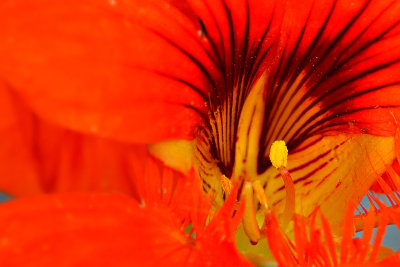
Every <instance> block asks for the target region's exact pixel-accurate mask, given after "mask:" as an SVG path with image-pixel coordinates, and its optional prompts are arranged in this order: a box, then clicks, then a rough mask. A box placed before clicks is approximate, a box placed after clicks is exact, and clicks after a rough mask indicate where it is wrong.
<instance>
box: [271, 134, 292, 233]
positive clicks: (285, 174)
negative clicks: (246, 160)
mask: <svg viewBox="0 0 400 267" xmlns="http://www.w3.org/2000/svg"><path fill="white" fill-rule="evenodd" d="M269 158H270V160H271V163H272V165H273V166H274V167H275V168H277V169H278V170H279V173H280V175H281V177H282V179H283V182H284V184H285V189H286V204H285V210H284V211H283V214H282V224H283V227H286V226H287V224H288V223H289V222H290V220H291V219H292V217H293V214H294V211H295V189H294V184H293V180H292V177H291V176H290V173H289V170H288V169H287V168H286V166H287V158H288V149H287V147H286V144H285V141H283V140H281V141H275V142H273V143H272V145H271V150H270V153H269Z"/></svg>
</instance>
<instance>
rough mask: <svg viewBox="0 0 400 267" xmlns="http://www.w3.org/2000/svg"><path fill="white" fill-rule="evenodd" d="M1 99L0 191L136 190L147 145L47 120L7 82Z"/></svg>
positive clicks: (0, 90) (16, 193) (131, 192)
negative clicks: (87, 131)
mask: <svg viewBox="0 0 400 267" xmlns="http://www.w3.org/2000/svg"><path fill="white" fill-rule="evenodd" d="M0 102H1V103H0V136H1V140H2V142H1V144H0V176H1V179H0V191H2V192H5V193H7V194H10V195H12V196H24V195H28V194H38V193H44V192H47V193H48V192H71V191H96V192H122V193H126V194H128V195H131V196H137V188H136V184H137V182H136V180H137V177H139V176H140V177H142V176H143V174H144V166H145V163H146V162H147V161H152V160H151V159H150V155H149V154H148V152H147V149H146V147H145V145H132V144H127V143H123V142H117V141H113V140H108V139H105V138H101V137H97V136H91V135H86V134H81V133H78V132H75V131H71V130H68V129H65V128H62V127H59V126H56V125H53V124H51V123H48V122H47V121H45V120H42V119H41V118H39V117H38V116H36V114H35V113H34V112H32V110H31V109H30V108H29V107H27V106H26V105H25V104H24V102H23V101H22V99H21V98H20V97H18V95H16V94H13V93H12V92H11V91H10V90H9V89H8V88H6V87H0ZM158 165H160V164H156V163H154V166H153V167H154V168H160V167H159V166H158ZM160 166H161V165H160Z"/></svg>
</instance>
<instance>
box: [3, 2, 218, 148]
mask: <svg viewBox="0 0 400 267" xmlns="http://www.w3.org/2000/svg"><path fill="white" fill-rule="evenodd" d="M0 17H1V19H0V29H1V30H0V36H1V37H0V38H1V40H0V43H1V45H0V59H1V61H2V62H7V63H6V64H2V65H1V67H0V79H1V80H3V81H5V82H7V83H8V84H9V86H10V87H11V88H12V89H13V90H15V92H16V93H18V94H20V95H21V96H23V98H24V99H25V100H26V102H27V103H28V104H29V105H30V106H32V107H33V109H34V110H35V111H36V112H37V113H38V114H39V116H40V117H44V118H46V119H47V120H49V121H51V122H53V123H55V124H59V125H63V126H66V127H68V128H70V129H74V130H79V131H83V132H89V133H95V134H98V135H100V136H104V137H112V138H116V139H119V140H124V141H134V142H147V143H148V142H155V141H159V140H163V139H170V138H181V139H188V138H189V139H190V138H192V134H193V130H194V126H195V125H196V124H197V123H198V120H197V119H198V114H197V113H196V111H194V109H193V108H195V109H203V108H204V99H203V98H204V97H206V90H205V88H204V87H205V86H204V84H206V81H205V78H204V77H205V75H204V71H205V69H211V70H212V64H211V62H210V60H209V59H208V58H207V57H206V53H205V51H204V49H203V48H202V46H201V43H200V42H201V41H200V37H199V35H198V29H197V28H196V27H195V25H194V24H193V23H192V21H191V20H189V19H188V18H187V17H186V16H184V15H183V14H182V13H181V12H180V11H179V10H178V9H177V8H175V7H173V6H171V5H169V4H168V3H167V2H164V1H141V0H135V1H126V0H118V1H109V0H99V1H97V0H85V1H80V2H71V1H56V2H55V1H49V0H40V1H35V2H31V1H11V0H10V1H2V2H1V4H0ZM194 58H196V59H194ZM197 59H198V60H197Z"/></svg>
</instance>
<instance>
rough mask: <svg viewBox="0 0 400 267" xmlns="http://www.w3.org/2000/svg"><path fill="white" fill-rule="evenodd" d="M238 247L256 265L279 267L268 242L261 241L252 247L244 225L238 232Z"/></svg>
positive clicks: (258, 266)
mask: <svg viewBox="0 0 400 267" xmlns="http://www.w3.org/2000/svg"><path fill="white" fill-rule="evenodd" d="M236 246H237V248H238V249H239V251H240V252H242V253H243V254H244V255H245V256H246V257H247V258H248V259H249V260H250V261H251V262H252V263H253V264H254V265H256V266H257V267H261V266H277V263H276V262H275V260H274V257H273V255H272V254H271V251H270V250H269V248H268V244H267V240H266V239H265V238H263V239H261V240H260V241H259V242H258V243H257V245H252V244H251V243H250V241H249V238H248V237H247V235H246V233H245V232H244V230H243V227H242V225H240V226H239V229H238V230H237V232H236Z"/></svg>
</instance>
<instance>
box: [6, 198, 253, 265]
mask: <svg viewBox="0 0 400 267" xmlns="http://www.w3.org/2000/svg"><path fill="white" fill-rule="evenodd" d="M27 222H29V223H27ZM0 225H1V226H0V264H1V265H3V266H38V265H39V266H44V267H45V266H57V265H59V264H60V262H62V264H63V265H65V266H114V265H115V264H116V263H118V266H136V265H140V266H156V265H163V266H182V265H185V264H191V265H196V266H197V265H203V264H204V265H207V266H237V265H238V264H239V265H240V266H247V265H248V263H247V262H246V261H245V260H244V259H243V257H242V256H240V255H239V254H238V253H237V251H236V249H235V247H234V245H233V243H232V242H230V241H227V240H224V238H222V237H219V236H216V235H214V236H208V238H200V239H199V240H196V239H194V238H192V237H190V236H189V235H188V234H185V233H184V228H183V229H182V224H181V222H180V220H179V218H178V217H176V216H175V215H174V214H173V213H171V212H170V211H169V210H168V209H162V208H157V207H149V206H146V207H141V206H139V204H138V203H137V202H136V201H133V200H132V199H130V198H128V197H125V196H122V195H106V194H104V195H101V194H66V195H47V196H39V197H30V198H25V199H24V198H22V199H19V200H15V201H10V202H7V203H3V204H0Z"/></svg>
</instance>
